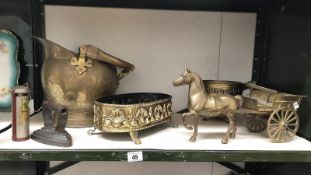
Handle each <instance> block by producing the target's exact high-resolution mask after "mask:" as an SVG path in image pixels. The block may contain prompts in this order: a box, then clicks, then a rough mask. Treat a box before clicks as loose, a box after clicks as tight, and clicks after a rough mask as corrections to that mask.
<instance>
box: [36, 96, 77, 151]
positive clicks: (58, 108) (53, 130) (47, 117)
mask: <svg viewBox="0 0 311 175" xmlns="http://www.w3.org/2000/svg"><path fill="white" fill-rule="evenodd" d="M42 116H43V122H44V127H42V128H41V129H38V130H36V131H35V132H33V133H32V135H31V138H32V139H33V140H35V141H37V142H40V143H43V144H47V145H53V146H60V147H69V146H71V145H72V138H71V136H70V134H69V133H68V132H67V131H66V130H65V127H66V124H67V119H68V109H67V108H66V107H65V106H62V105H57V104H54V103H51V102H49V101H44V102H43V104H42ZM52 116H54V119H53V117H52ZM54 120H55V121H56V125H54Z"/></svg>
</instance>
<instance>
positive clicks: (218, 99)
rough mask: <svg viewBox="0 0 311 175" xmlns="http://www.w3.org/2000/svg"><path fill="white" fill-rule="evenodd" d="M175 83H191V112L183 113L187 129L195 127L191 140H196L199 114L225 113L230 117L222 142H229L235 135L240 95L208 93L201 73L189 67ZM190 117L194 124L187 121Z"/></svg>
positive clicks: (189, 101) (189, 96)
mask: <svg viewBox="0 0 311 175" xmlns="http://www.w3.org/2000/svg"><path fill="white" fill-rule="evenodd" d="M173 85H174V86H181V85H189V93H188V98H189V99H188V103H189V104H188V110H189V112H186V113H183V114H182V116H183V117H182V120H183V124H184V125H185V127H186V128H187V129H192V126H193V127H194V133H193V135H192V137H191V138H190V141H191V142H195V141H196V137H197V132H198V117H199V116H206V117H215V116H220V115H225V116H226V117H227V118H228V121H229V126H228V130H227V133H226V135H225V136H224V137H223V139H222V143H228V139H229V137H231V138H234V137H235V133H236V126H235V110H237V109H238V108H239V106H240V99H241V97H240V96H236V97H235V96H231V95H211V94H208V93H207V92H206V90H205V87H204V84H203V81H202V79H201V77H200V75H199V74H197V73H196V72H192V71H191V70H190V69H189V68H185V72H183V73H182V74H181V76H180V77H178V78H177V79H176V80H175V81H174V82H173ZM188 117H191V118H193V124H192V126H191V125H190V124H187V123H186V118H188Z"/></svg>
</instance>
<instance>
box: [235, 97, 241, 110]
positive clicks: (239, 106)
mask: <svg viewBox="0 0 311 175" xmlns="http://www.w3.org/2000/svg"><path fill="white" fill-rule="evenodd" d="M234 98H235V99H236V100H237V102H238V105H237V106H238V108H241V107H242V103H243V97H242V95H236V96H234Z"/></svg>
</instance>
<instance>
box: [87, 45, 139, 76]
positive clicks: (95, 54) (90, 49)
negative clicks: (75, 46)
mask: <svg viewBox="0 0 311 175" xmlns="http://www.w3.org/2000/svg"><path fill="white" fill-rule="evenodd" d="M85 47H86V56H87V57H88V58H91V59H95V60H99V61H103V62H106V63H110V64H112V65H114V66H118V67H121V68H123V69H124V70H125V71H127V73H125V71H121V72H120V73H119V75H120V77H121V79H122V78H123V77H125V74H128V72H129V71H132V70H134V68H135V66H134V65H133V64H131V63H129V62H127V61H124V60H122V59H120V58H117V57H115V56H112V55H110V54H108V53H106V52H104V51H102V50H100V49H99V48H97V47H95V46H92V45H85Z"/></svg>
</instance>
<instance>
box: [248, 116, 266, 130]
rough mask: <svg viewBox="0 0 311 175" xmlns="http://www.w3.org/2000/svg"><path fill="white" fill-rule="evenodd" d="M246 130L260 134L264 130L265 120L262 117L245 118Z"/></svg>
mask: <svg viewBox="0 0 311 175" xmlns="http://www.w3.org/2000/svg"><path fill="white" fill-rule="evenodd" d="M245 126H246V128H247V129H248V130H249V131H250V132H253V133H258V132H262V131H264V130H265V129H266V126H267V119H266V118H265V117H264V116H262V115H251V116H246V117H245Z"/></svg>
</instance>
